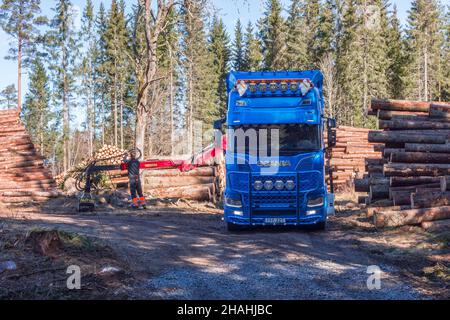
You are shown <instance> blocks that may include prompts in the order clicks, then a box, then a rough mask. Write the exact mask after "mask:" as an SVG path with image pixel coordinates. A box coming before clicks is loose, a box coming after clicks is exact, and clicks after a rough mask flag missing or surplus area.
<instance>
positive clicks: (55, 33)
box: [47, 0, 79, 171]
mask: <svg viewBox="0 0 450 320" xmlns="http://www.w3.org/2000/svg"><path fill="white" fill-rule="evenodd" d="M54 12H55V16H54V17H53V19H52V20H51V23H50V27H51V29H50V31H49V33H48V36H47V38H48V40H49V43H48V45H49V52H50V55H51V61H50V70H51V71H52V79H53V82H54V85H53V88H54V89H53V100H54V104H55V106H56V107H58V109H59V108H61V109H60V110H58V113H59V114H60V115H61V117H62V142H63V146H62V152H63V155H62V158H63V170H64V171H67V170H68V169H69V168H70V167H71V166H72V165H73V163H72V162H73V158H72V150H71V149H72V145H71V141H72V140H71V126H70V123H71V119H72V109H73V107H74V106H75V99H74V93H75V92H74V91H75V81H76V70H75V68H76V59H77V56H78V49H79V46H78V44H77V41H76V33H75V26H74V12H73V6H72V2H71V1H70V0H58V1H57V3H56V6H55V8H54Z"/></svg>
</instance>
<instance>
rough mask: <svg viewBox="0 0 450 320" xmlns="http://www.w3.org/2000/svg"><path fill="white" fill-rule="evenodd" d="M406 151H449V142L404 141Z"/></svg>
mask: <svg viewBox="0 0 450 320" xmlns="http://www.w3.org/2000/svg"><path fill="white" fill-rule="evenodd" d="M405 151H407V152H431V153H444V154H445V153H450V143H446V144H418V143H406V144H405Z"/></svg>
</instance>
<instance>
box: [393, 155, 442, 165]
mask: <svg viewBox="0 0 450 320" xmlns="http://www.w3.org/2000/svg"><path fill="white" fill-rule="evenodd" d="M391 162H397V163H416V164H419V163H442V164H449V163H450V153H423V152H399V153H393V154H391Z"/></svg>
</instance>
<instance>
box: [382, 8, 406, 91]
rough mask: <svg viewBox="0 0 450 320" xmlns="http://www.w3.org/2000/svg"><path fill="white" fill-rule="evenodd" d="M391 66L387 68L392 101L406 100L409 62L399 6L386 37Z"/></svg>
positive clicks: (392, 15) (394, 12)
mask: <svg viewBox="0 0 450 320" xmlns="http://www.w3.org/2000/svg"><path fill="white" fill-rule="evenodd" d="M386 41H387V48H388V54H387V56H388V60H389V66H388V68H387V75H386V76H387V81H388V96H389V98H391V99H405V98H406V79H407V72H408V61H407V56H406V54H405V52H406V49H407V48H406V45H405V40H404V39H403V37H402V30H401V25H400V20H399V19H398V13H397V6H394V8H393V12H392V14H391V16H390V19H389V27H388V34H387V36H386Z"/></svg>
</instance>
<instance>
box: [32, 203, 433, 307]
mask: <svg viewBox="0 0 450 320" xmlns="http://www.w3.org/2000/svg"><path fill="white" fill-rule="evenodd" d="M26 219H27V223H30V222H31V223H32V224H33V225H40V226H44V227H52V228H60V229H64V230H70V231H75V232H78V233H81V234H84V235H87V236H94V237H99V238H101V239H103V240H105V241H106V242H107V243H108V244H109V245H110V246H111V247H112V248H114V249H115V250H116V251H117V252H118V253H119V255H120V256H121V257H122V258H123V259H125V260H126V262H128V264H129V265H130V268H131V270H132V272H133V274H135V275H136V279H137V281H136V283H135V285H134V286H133V288H129V297H130V298H140V299H161V298H162V299H427V296H424V295H422V294H421V293H420V292H419V291H418V290H417V288H415V287H414V285H413V284H411V283H409V281H408V279H407V278H405V277H404V276H402V274H401V272H400V270H399V269H398V267H396V266H394V265H389V264H386V263H385V262H383V260H380V258H379V256H378V255H376V254H370V253H367V251H364V250H360V249H359V248H358V244H357V241H354V240H352V239H351V238H348V236H347V235H346V234H345V233H344V231H342V230H338V229H336V228H334V230H333V228H331V230H329V231H327V232H308V231H299V230H267V229H266V230H261V229H260V230H253V231H246V232H241V233H229V232H227V231H226V229H225V226H224V223H223V222H222V220H221V215H220V214H217V213H206V214H205V213H202V214H199V213H189V212H186V211H185V210H180V211H176V210H175V211H174V210H170V211H169V210H166V211H161V212H155V211H151V212H149V213H148V214H145V216H142V217H141V216H129V215H103V214H98V215H95V216H78V215H54V214H52V215H48V214H47V215H46V214H30V215H29V216H27V218H26ZM373 265H376V266H378V267H380V269H381V270H382V278H381V289H380V290H369V289H368V288H367V279H368V277H369V274H367V268H368V266H373Z"/></svg>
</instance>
